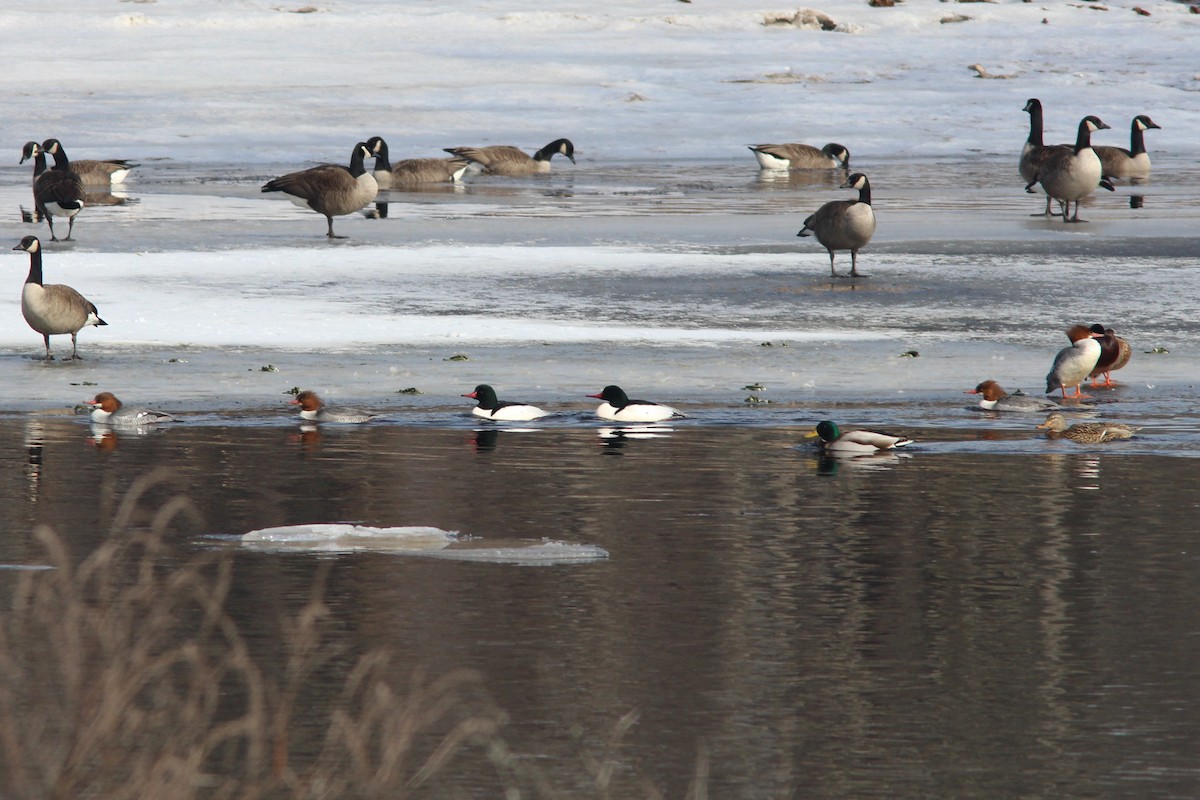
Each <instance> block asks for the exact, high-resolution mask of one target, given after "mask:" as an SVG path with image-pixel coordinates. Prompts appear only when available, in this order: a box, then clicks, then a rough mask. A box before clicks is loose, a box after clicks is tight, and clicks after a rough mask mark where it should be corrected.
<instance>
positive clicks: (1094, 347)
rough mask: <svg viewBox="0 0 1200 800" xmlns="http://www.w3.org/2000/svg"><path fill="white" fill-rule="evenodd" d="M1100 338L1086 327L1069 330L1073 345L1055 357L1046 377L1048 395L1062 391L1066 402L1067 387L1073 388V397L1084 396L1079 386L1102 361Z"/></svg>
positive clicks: (1081, 326)
mask: <svg viewBox="0 0 1200 800" xmlns="http://www.w3.org/2000/svg"><path fill="white" fill-rule="evenodd" d="M1098 336H1100V334H1097V333H1093V332H1092V331H1091V330H1090V329H1088V328H1087V327H1086V326H1084V325H1072V326H1071V328H1070V329H1068V330H1067V337H1068V338H1069V339H1070V340H1071V345H1070V346H1069V347H1064V348H1063V349H1062V350H1059V351H1058V354H1057V355H1056V356H1055V357H1054V364H1053V366H1051V367H1050V372H1049V373H1048V374H1047V375H1046V394H1050V393H1051V392H1053V391H1054V390H1055V389H1062V396H1063V399H1064V400H1065V399H1066V398H1067V387H1068V386H1073V387H1075V393H1074V394H1072V395H1070V396H1071V397H1076V398H1078V397H1083V396H1084V394H1083V392H1082V391H1081V390H1080V388H1079V386H1080V384H1082V383H1083V379H1084V378H1086V377H1087V376H1088V375H1089V374H1090V373H1091V371H1092V370H1093V369H1095V368H1096V362H1098V361H1099V360H1100V342H1098V341H1096V337H1098Z"/></svg>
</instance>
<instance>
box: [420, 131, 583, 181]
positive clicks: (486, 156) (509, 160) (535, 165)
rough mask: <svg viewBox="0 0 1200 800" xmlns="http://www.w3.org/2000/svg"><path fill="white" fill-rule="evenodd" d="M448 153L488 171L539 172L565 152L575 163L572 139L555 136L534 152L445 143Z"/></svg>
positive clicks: (546, 170) (508, 147)
mask: <svg viewBox="0 0 1200 800" xmlns="http://www.w3.org/2000/svg"><path fill="white" fill-rule="evenodd" d="M442 149H444V150H445V151H446V152H447V153H449V154H450V155H452V156H456V157H458V158H465V159H466V160H468V161H470V162H471V163H472V164H475V165H478V167H479V168H480V169H481V170H482V171H483V172H484V173H486V174H488V175H536V174H538V173H541V172H549V171H550V159H552V158H554V156H556V155H564V156H566V157H567V158H569V159H570V160H571V163H572V164H574V163H575V145H573V144H571V140H570V139H555V140H554V141H553V142H551V143H550V144H548V145H546V146H545V147H543V148H542V149H541V150H538V151H537V152H536V153H534V154H533V155H532V156H530V155H527V154H526V153H525V151H523V150H521V149H520V148H519V147H513V146H511V145H490V146H488V147H445V148H442Z"/></svg>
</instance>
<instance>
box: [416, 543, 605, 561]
mask: <svg viewBox="0 0 1200 800" xmlns="http://www.w3.org/2000/svg"><path fill="white" fill-rule="evenodd" d="M414 555H421V556H430V557H433V558H448V559H452V560H455V561H479V562H485V563H490V564H520V565H523V566H530V567H545V566H554V565H559V564H578V563H583V562H589V561H604V560H605V559H607V558H608V551H607V550H605V549H604V548H603V547H599V546H597V545H594V544H571V543H569V542H556V541H551V540H549V539H544V540H542V541H541V542H512V543H504V544H495V545H494V544H481V543H478V542H475V543H472V544H469V545H466V546H460V545H455V546H453V547H447V548H444V549H442V550H427V551H422V552H420V553H414Z"/></svg>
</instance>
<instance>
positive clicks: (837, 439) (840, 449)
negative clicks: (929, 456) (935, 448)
mask: <svg viewBox="0 0 1200 800" xmlns="http://www.w3.org/2000/svg"><path fill="white" fill-rule="evenodd" d="M817 436H819V437H821V446H822V447H823V448H824V449H825V451H826V452H828V453H841V454H843V455H869V454H871V453H878V452H880V451H883V450H893V449H895V448H897V447H904V446H906V445H910V444H912V443H913V440H912V439H908V438H905V437H904V436H893V435H891V434H889V433H878V432H876V431H864V430H855V431H842V430H841V429H840V428H838V426H837V425H836V424H835V423H833V422H831V421H830V420H824V421H823V422H819V423H817V427H816V428H815V429H814V430H811V431H809V432H808V433H806V434H804V438H805V439H812V438H814V437H817Z"/></svg>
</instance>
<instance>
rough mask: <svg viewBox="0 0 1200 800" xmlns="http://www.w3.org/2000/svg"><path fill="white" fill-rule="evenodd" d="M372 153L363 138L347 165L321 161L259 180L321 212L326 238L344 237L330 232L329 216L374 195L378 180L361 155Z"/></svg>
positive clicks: (266, 188) (362, 203) (266, 189)
mask: <svg viewBox="0 0 1200 800" xmlns="http://www.w3.org/2000/svg"><path fill="white" fill-rule="evenodd" d="M371 155H372V153H371V150H370V148H368V147H367V145H366V143H365V142H359V143H358V144H356V145H354V150H353V151H351V153H350V166H349V167H343V166H342V165H341V164H321V165H319V166H316V167H310V168H308V169H305V170H301V171H299V172H290V173H288V174H287V175H281V176H280V177H278V178H275V179H274V180H270V181H267V182H266V183H264V184H263V187H262V190H263V191H264V192H283V193H284V194H286V195H287V198H288V199H289V200H291V201H292V202H293V203H295V204H296V205H298V206H300V207H301V208H311V209H312V210H313V211H316V212H317V213H318V214H324V215H325V219H326V220H328V222H329V232H328V233H327V234H325V235H326V236H328V237H329V238H330V239H345V238H346V237H345V236H337V235H335V234H334V232H333V218H334V217H338V216H341V215H343V214H353V213H354V212H355V211H358V210H359V209H360V208H363V207H364V206H366V205H367V203H370V202H371V201H372V200H374V199H375V195H377V194H378V193H379V184H377V183H376V182H375V178H374V176H373V175H371V174H370V173H369V172H367V170H366V168H365V167H363V159H365V158H370V157H371Z"/></svg>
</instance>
